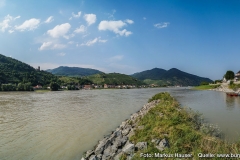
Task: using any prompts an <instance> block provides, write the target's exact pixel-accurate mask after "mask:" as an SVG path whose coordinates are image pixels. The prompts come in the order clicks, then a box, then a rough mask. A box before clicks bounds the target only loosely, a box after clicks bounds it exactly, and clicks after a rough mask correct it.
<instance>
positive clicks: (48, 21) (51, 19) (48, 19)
mask: <svg viewBox="0 0 240 160" xmlns="http://www.w3.org/2000/svg"><path fill="white" fill-rule="evenodd" d="M53 20H54V19H53V16H50V17H48V18H47V19H46V21H44V23H51V22H52V21H53Z"/></svg>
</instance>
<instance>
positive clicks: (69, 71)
mask: <svg viewBox="0 0 240 160" xmlns="http://www.w3.org/2000/svg"><path fill="white" fill-rule="evenodd" d="M46 71H47V72H50V73H52V74H54V75H58V76H71V77H83V76H89V75H94V74H99V73H103V72H101V71H99V70H96V69H90V68H80V67H67V66H60V67H58V68H55V69H48V70H46Z"/></svg>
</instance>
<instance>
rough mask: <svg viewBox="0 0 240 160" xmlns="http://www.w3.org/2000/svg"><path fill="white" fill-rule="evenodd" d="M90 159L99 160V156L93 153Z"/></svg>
mask: <svg viewBox="0 0 240 160" xmlns="http://www.w3.org/2000/svg"><path fill="white" fill-rule="evenodd" d="M89 160H99V159H98V157H97V156H96V155H91V157H90V158H89Z"/></svg>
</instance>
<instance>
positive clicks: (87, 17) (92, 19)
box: [84, 14, 97, 26]
mask: <svg viewBox="0 0 240 160" xmlns="http://www.w3.org/2000/svg"><path fill="white" fill-rule="evenodd" d="M84 19H85V20H86V21H87V23H88V25H89V26H90V25H92V24H93V23H95V22H96V20H97V16H96V15H95V14H85V15H84Z"/></svg>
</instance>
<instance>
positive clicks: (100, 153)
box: [81, 100, 168, 160]
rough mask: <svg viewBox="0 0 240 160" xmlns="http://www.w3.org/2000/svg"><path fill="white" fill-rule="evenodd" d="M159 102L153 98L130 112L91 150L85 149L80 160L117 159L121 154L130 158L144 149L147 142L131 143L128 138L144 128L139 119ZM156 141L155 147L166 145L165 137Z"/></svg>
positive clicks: (161, 147)
mask: <svg viewBox="0 0 240 160" xmlns="http://www.w3.org/2000/svg"><path fill="white" fill-rule="evenodd" d="M159 102H160V100H154V101H151V102H150V103H147V104H146V105H144V106H143V108H142V109H141V110H140V111H138V112H137V113H134V114H132V115H131V117H130V119H127V120H125V121H124V122H122V124H121V125H120V126H119V127H118V128H117V129H116V130H115V131H113V132H112V134H110V135H109V136H107V137H105V138H104V139H103V140H100V141H99V142H98V144H97V145H96V146H95V147H94V149H93V150H89V151H87V152H86V153H85V154H84V156H83V158H82V159H81V160H101V159H102V160H112V159H114V160H119V159H120V157H121V156H123V155H124V156H126V158H127V159H131V158H132V157H133V156H134V152H135V151H138V150H144V149H146V148H147V142H138V143H137V144H133V143H131V142H130V141H129V138H130V137H131V136H132V135H134V131H135V130H136V129H143V128H144V126H138V121H139V119H140V118H141V117H143V116H144V115H146V114H147V112H148V111H149V110H150V109H151V108H153V107H155V106H156V105H157V104H158V103H159ZM156 141H158V146H157V147H158V148H159V150H163V148H164V147H168V143H167V141H166V140H165V139H163V140H162V141H160V140H156Z"/></svg>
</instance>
